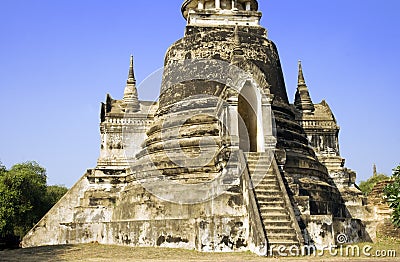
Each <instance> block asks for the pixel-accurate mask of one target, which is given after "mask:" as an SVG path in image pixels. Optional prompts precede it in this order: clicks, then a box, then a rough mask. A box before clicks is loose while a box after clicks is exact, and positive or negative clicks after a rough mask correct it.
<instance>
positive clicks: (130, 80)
mask: <svg viewBox="0 0 400 262" xmlns="http://www.w3.org/2000/svg"><path fill="white" fill-rule="evenodd" d="M127 83H128V84H133V83H135V84H136V79H135V72H134V69H133V55H131V62H130V66H129V75H128V81H127Z"/></svg>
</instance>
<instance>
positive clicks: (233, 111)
mask: <svg viewBox="0 0 400 262" xmlns="http://www.w3.org/2000/svg"><path fill="white" fill-rule="evenodd" d="M238 104H239V99H238V98H237V97H230V98H228V116H227V128H228V132H229V136H230V137H231V145H230V148H231V149H233V150H238V149H239V124H238V116H239V113H238Z"/></svg>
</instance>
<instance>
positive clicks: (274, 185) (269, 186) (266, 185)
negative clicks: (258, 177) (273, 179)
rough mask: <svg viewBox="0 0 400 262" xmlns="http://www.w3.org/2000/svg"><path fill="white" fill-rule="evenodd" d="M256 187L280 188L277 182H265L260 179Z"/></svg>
mask: <svg viewBox="0 0 400 262" xmlns="http://www.w3.org/2000/svg"><path fill="white" fill-rule="evenodd" d="M256 187H258V188H260V189H261V188H265V189H280V187H279V185H277V184H275V183H274V184H267V183H264V181H261V182H260V183H259V184H258V185H257V186H256Z"/></svg>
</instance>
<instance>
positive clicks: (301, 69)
mask: <svg viewBox="0 0 400 262" xmlns="http://www.w3.org/2000/svg"><path fill="white" fill-rule="evenodd" d="M298 84H299V85H305V84H306V81H305V80H304V74H303V67H302V66H301V61H300V60H299V76H298Z"/></svg>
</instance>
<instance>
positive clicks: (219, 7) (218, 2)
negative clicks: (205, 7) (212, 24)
mask: <svg viewBox="0 0 400 262" xmlns="http://www.w3.org/2000/svg"><path fill="white" fill-rule="evenodd" d="M215 9H221V0H215Z"/></svg>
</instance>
